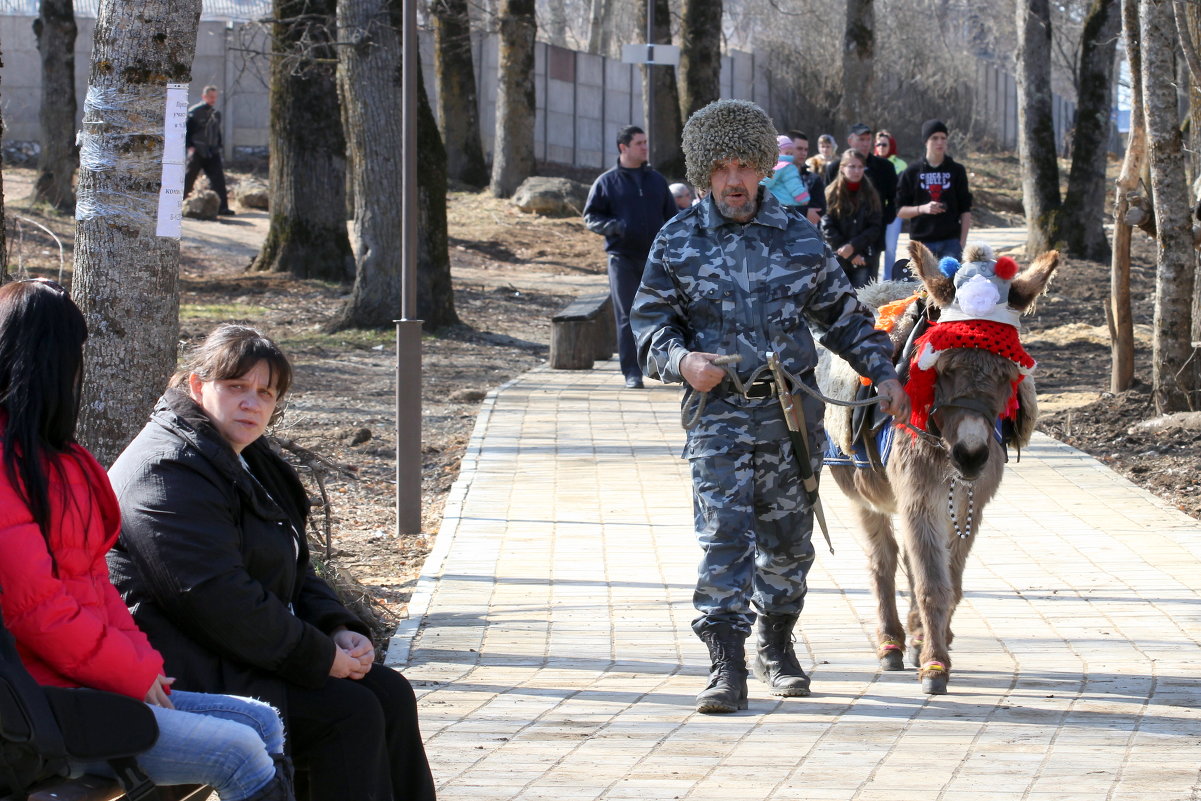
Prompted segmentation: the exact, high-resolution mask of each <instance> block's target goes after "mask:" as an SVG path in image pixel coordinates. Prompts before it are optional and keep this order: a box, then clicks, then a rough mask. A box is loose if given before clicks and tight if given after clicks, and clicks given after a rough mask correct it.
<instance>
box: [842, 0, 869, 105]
mask: <svg viewBox="0 0 1201 801" xmlns="http://www.w3.org/2000/svg"><path fill="white" fill-rule="evenodd" d="M875 73H876V10H875V0H847V21H846V28H845V29H844V31H843V36H842V104H841V107H840V109H839V111H840V113H841V116H842V117H843V119H844V121H846V122H847V123H854V122H860V121H862V119H863V118H864V116H865V113H866V112H868V111H874V109H875V91H874V88H875V81H874V76H875Z"/></svg>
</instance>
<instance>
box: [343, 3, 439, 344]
mask: <svg viewBox="0 0 1201 801" xmlns="http://www.w3.org/2000/svg"><path fill="white" fill-rule="evenodd" d="M338 31H339V32H340V36H341V39H342V41H346V42H352V43H353V45H352V46H349V47H344V48H342V51H341V54H340V57H339V59H338V93H339V97H340V98H341V101H342V127H343V130H344V131H345V132H346V140H347V147H348V151H349V154H350V165H351V173H352V176H351V178H352V180H351V185H352V186H353V187H354V224H353V231H354V239H355V243H356V244H357V248H356V251H357V261H356V265H355V281H354V289H353V290H352V292H351V297H350V301H349V302H348V303H347V305H346V307H345V308H344V309H343V311H342V313H341V315H339V317H338V319H337V320H336V321H335V323H334V326H333V327H334V328H380V327H385V326H390V325H392V322H393V321H394V320H396V319H397V318H398V317H399V316H400V313H401V308H400V296H401V255H402V254H401V226H399V225H398V224H397V222H396V212H397V208H398V205H399V198H400V195H401V192H402V191H403V189H404V187H403V186H402V182H401V151H400V147H399V143H400V142H401V141H402V137H403V135H404V132H403V130H402V126H401V116H400V114H399V113H398V109H400V108H401V107H402V106H401V103H402V97H401V82H400V79H399V77H400V75H401V70H402V69H403V64H402V60H401V45H400V0H338ZM417 89H418V104H419V109H418V111H419V116H418V121H417V151H418V153H420V154H421V156H420V158H418V159H417V163H418V176H417V184H418V197H417V203H418V206H419V207H420V218H419V220H418V226H417V227H418V231H419V236H418V249H417V274H418V275H417V282H418V287H417V313H418V316H419V317H420V318H421V319H422V320H423V321H424V322H425V326H426V327H427V328H429V329H433V328H439V327H442V326H445V325H450V324H453V323H456V322H458V318H457V317H456V316H455V311H454V296H453V293H452V292H451V286H450V259H449V255H448V254H447V250H446V153H445V151H444V150H443V148H442V140H441V137H439V135H438V127H437V123H436V122H435V120H434V114H433V110H432V109H431V108H430V105H429V99H428V98H427V97H426V95H425V89H424V86H423V82H422V80H421V76H420V72H419V73H418V76H417Z"/></svg>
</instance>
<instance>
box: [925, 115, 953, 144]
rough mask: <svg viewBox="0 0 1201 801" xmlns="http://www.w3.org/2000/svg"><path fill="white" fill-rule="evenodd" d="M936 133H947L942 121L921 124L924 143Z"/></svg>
mask: <svg viewBox="0 0 1201 801" xmlns="http://www.w3.org/2000/svg"><path fill="white" fill-rule="evenodd" d="M936 133H949V132H948V131H947V124H946V123H945V122H943V121H942V120H926V121H925V122H923V123H922V141H923V142H925V141H926V140H927V139H929V138H930V137H931V136H934V134H936Z"/></svg>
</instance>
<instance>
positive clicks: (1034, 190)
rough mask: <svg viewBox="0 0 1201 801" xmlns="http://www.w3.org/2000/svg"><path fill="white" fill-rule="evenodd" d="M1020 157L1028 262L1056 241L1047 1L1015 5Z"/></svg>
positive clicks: (1056, 190) (1056, 194)
mask: <svg viewBox="0 0 1201 801" xmlns="http://www.w3.org/2000/svg"><path fill="white" fill-rule="evenodd" d="M1017 28H1018V40H1019V41H1018V58H1017V67H1018V69H1017V84H1018V103H1017V105H1018V155H1019V157H1020V158H1021V162H1022V203H1023V205H1024V206H1025V209H1026V229H1027V233H1026V258H1028V259H1030V258H1034V257H1035V256H1037V255H1038V254H1039V253H1042V252H1043V251H1046V250H1050V249H1052V248H1054V247H1055V246H1056V242H1057V241H1058V239H1059V165H1058V164H1057V163H1056V161H1055V150H1056V148H1055V123H1054V121H1053V118H1052V115H1051V10H1050V6H1049V4H1048V0H1018V2H1017Z"/></svg>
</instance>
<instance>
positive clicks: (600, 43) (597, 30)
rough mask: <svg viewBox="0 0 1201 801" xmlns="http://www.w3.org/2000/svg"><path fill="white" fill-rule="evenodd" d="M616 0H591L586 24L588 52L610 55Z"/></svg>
mask: <svg viewBox="0 0 1201 801" xmlns="http://www.w3.org/2000/svg"><path fill="white" fill-rule="evenodd" d="M616 2H617V0H592V3H591V6H590V8H591V13H590V14H589V25H588V52H589V53H595V54H597V55H601V56H607V55H610V50H611V49H612V46H613V33H612V32H613V7H614V5H615V4H616Z"/></svg>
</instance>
